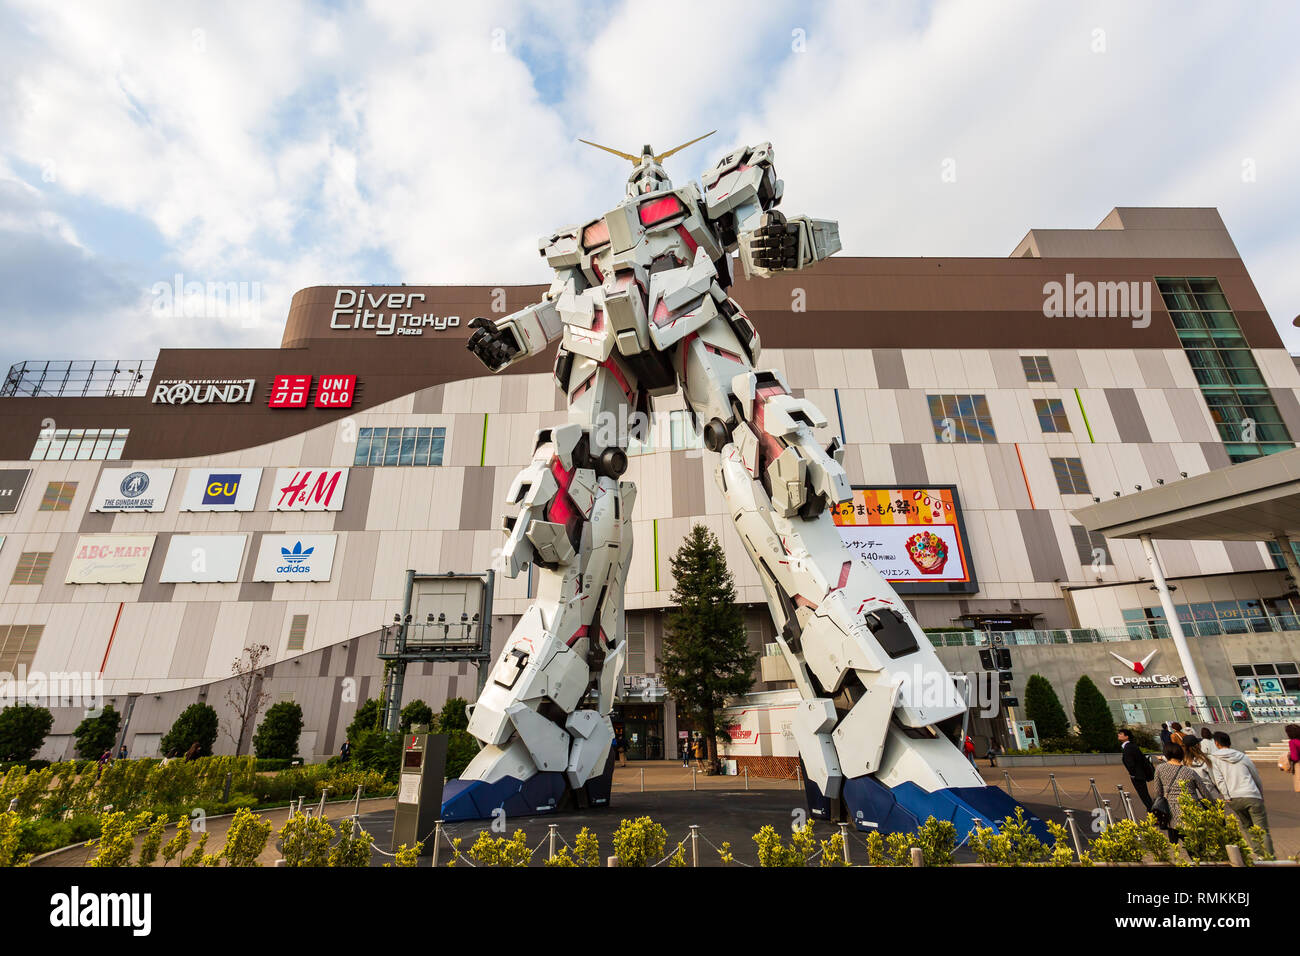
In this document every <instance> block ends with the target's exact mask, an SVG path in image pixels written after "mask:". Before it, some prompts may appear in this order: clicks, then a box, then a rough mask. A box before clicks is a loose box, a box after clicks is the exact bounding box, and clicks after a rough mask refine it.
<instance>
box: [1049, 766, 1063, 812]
mask: <svg viewBox="0 0 1300 956" xmlns="http://www.w3.org/2000/svg"><path fill="white" fill-rule="evenodd" d="M1047 776H1048V777H1049V778H1050V779H1051V781H1052V795H1053V796H1055V797H1056V808H1057V809H1058V810H1059V809H1060V808H1061V789H1060V788H1059V787H1058V786H1057V785H1056V774H1054V773H1049V774H1048V775H1047Z"/></svg>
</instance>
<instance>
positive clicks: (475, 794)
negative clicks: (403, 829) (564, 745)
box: [442, 751, 614, 823]
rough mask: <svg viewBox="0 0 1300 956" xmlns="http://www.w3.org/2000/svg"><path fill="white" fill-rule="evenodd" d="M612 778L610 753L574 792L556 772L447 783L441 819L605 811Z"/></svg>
mask: <svg viewBox="0 0 1300 956" xmlns="http://www.w3.org/2000/svg"><path fill="white" fill-rule="evenodd" d="M613 778H614V754H613V751H611V752H610V755H609V759H608V760H607V761H606V762H605V769H604V770H602V771H601V772H600V773H599V774H597V775H596V776H594V777H592V778H591V779H590V780H588V781H587V782H586V784H584V785H583V786H582V788H581V789H579V790H576V791H575V790H573V789H571V788H570V787H569V781H568V779H567V778H566V777H565V775H564V774H562V773H560V772H559V771H539V772H537V773H535V774H533V776H531V777H529V778H528V779H527V780H519V779H518V778H516V777H504V778H502V779H501V780H498V781H496V782H495V783H484V782H483V781H482V780H448V781H447V785H446V786H445V787H443V789H442V818H443V819H444V820H446V821H448V822H449V823H450V822H453V821H456V820H489V819H491V818H492V814H493V812H494V811H496V810H498V809H500V810H504V811H505V814H506V816H507V817H525V816H527V817H531V816H536V815H537V814H539V813H551V812H553V811H555V810H561V809H567V808H572V807H576V808H578V809H586V808H591V807H605V806H609V794H610V789H611V784H612V781H613Z"/></svg>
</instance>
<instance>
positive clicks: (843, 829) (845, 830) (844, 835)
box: [840, 823, 853, 866]
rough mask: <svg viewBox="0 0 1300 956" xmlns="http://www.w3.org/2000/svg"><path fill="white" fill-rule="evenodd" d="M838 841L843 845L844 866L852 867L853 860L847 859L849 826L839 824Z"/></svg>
mask: <svg viewBox="0 0 1300 956" xmlns="http://www.w3.org/2000/svg"><path fill="white" fill-rule="evenodd" d="M840 840H841V841H842V842H843V843H844V865H845V866H852V865H853V860H851V859H850V858H849V825H848V824H847V823H841V824H840Z"/></svg>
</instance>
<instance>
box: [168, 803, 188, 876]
mask: <svg viewBox="0 0 1300 956" xmlns="http://www.w3.org/2000/svg"><path fill="white" fill-rule="evenodd" d="M189 842H190V818H189V817H188V816H184V815H182V816H181V817H180V819H178V820H177V821H176V835H175V836H174V837H172V838H171V839H170V840H168V841H167V843H166V845H165V846H164V847H163V848H162V857H163V866H166V865H167V864H168V863H170V862H171V861H172V860H174V859H176V858H177V857H180V858H181V862H182V865H183V864H184V859H185V847H186V846H188V845H189Z"/></svg>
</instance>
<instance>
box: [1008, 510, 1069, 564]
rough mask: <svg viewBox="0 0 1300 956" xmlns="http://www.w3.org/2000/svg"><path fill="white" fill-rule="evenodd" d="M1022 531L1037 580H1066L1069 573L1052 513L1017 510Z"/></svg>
mask: <svg viewBox="0 0 1300 956" xmlns="http://www.w3.org/2000/svg"><path fill="white" fill-rule="evenodd" d="M1016 517H1017V518H1019V519H1020V531H1021V534H1022V535H1023V536H1024V539H1025V552H1026V554H1027V555H1028V556H1029V567H1030V568H1031V569H1032V570H1033V572H1034V580H1035V581H1042V582H1048V581H1064V580H1066V579H1067V578H1068V577H1069V575H1068V574H1067V573H1066V571H1065V561H1064V559H1063V558H1062V557H1061V545H1060V542H1059V541H1058V540H1057V538H1056V529H1055V527H1053V525H1052V515H1051V513H1050V512H1047V511H1024V510H1021V511H1017V512H1016Z"/></svg>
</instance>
